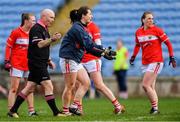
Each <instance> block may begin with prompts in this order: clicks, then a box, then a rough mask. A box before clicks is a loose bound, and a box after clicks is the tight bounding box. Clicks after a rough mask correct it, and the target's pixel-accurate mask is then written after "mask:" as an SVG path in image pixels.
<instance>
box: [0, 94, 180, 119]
mask: <svg viewBox="0 0 180 122" xmlns="http://www.w3.org/2000/svg"><path fill="white" fill-rule="evenodd" d="M120 102H121V104H123V105H125V106H126V112H125V113H124V114H121V115H114V114H113V107H112V105H111V103H110V102H109V101H108V100H107V99H104V98H101V99H94V100H89V99H85V100H84V101H83V109H84V113H85V115H84V116H81V117H79V116H71V117H53V116H52V113H51V110H50V109H49V107H48V105H47V104H46V102H45V100H44V99H43V98H42V97H36V98H35V108H36V110H37V112H38V113H39V116H38V117H28V114H27V105H26V103H23V105H22V106H21V107H20V109H19V111H18V113H19V115H20V118H18V119H15V118H9V117H7V115H6V113H7V100H5V99H1V100H0V121H14V120H16V121H180V98H160V99H159V109H160V114H159V115H150V114H149V111H150V104H149V101H148V100H147V98H130V99H128V100H120ZM56 103H57V105H58V106H61V101H60V100H59V99H57V101H56Z"/></svg>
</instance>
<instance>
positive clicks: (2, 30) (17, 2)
mask: <svg viewBox="0 0 180 122" xmlns="http://www.w3.org/2000/svg"><path fill="white" fill-rule="evenodd" d="M64 3H65V0H43V1H40V0H39V1H38V0H27V1H24V0H1V2H0V6H1V7H0V23H1V24H0V64H2V63H3V61H4V48H5V43H6V39H7V37H8V36H9V34H10V32H11V30H12V29H14V28H16V27H17V26H19V25H20V22H21V21H20V20H21V13H23V12H32V13H34V14H35V15H36V17H37V18H39V15H40V11H41V10H42V9H44V8H50V9H53V10H54V11H56V10H57V8H58V7H59V6H63V5H64Z"/></svg>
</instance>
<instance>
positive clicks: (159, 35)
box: [130, 11, 176, 114]
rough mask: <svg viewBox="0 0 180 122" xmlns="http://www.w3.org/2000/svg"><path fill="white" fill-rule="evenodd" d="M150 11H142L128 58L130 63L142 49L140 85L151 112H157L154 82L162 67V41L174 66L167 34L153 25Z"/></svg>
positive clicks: (174, 62)
mask: <svg viewBox="0 0 180 122" xmlns="http://www.w3.org/2000/svg"><path fill="white" fill-rule="evenodd" d="M153 19H154V18H153V14H152V12H149V11H147V12H144V14H143V15H142V17H141V22H142V26H141V27H140V28H138V29H137V31H136V34H135V37H136V40H135V43H136V44H135V47H134V52H133V55H132V56H131V59H130V64H131V65H132V64H133V62H134V60H135V57H136V55H137V54H138V52H139V49H140V48H141V49H142V72H143V73H144V77H143V80H142V86H143V89H144V91H145V93H146V94H147V96H148V98H149V100H150V102H151V106H152V108H151V111H150V113H151V114H158V113H159V111H158V96H157V93H156V90H155V83H156V79H157V76H158V74H159V73H160V72H161V70H162V68H163V64H164V63H163V55H162V47H161V45H162V43H165V44H166V46H167V48H168V51H169V57H170V62H169V64H172V67H173V68H175V67H176V61H175V58H174V54H173V48H172V44H171V42H170V41H169V38H168V36H167V35H166V34H165V33H164V31H163V30H162V29H161V28H159V27H158V26H156V25H154V21H153Z"/></svg>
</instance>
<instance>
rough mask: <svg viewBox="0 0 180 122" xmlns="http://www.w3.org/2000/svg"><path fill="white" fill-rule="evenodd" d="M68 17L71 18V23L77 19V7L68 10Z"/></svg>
mask: <svg viewBox="0 0 180 122" xmlns="http://www.w3.org/2000/svg"><path fill="white" fill-rule="evenodd" d="M69 17H70V19H71V23H74V22H75V21H78V14H77V9H73V10H71V11H70V14H69Z"/></svg>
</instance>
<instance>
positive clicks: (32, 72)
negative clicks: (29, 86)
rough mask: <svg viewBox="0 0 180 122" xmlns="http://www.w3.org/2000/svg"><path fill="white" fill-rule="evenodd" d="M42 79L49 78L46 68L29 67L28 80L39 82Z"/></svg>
mask: <svg viewBox="0 0 180 122" xmlns="http://www.w3.org/2000/svg"><path fill="white" fill-rule="evenodd" d="M44 80H50V76H49V73H48V70H47V68H42V69H37V68H32V67H31V68H29V76H28V81H32V82H35V83H36V84H39V85H40V84H41V82H42V81H44Z"/></svg>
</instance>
